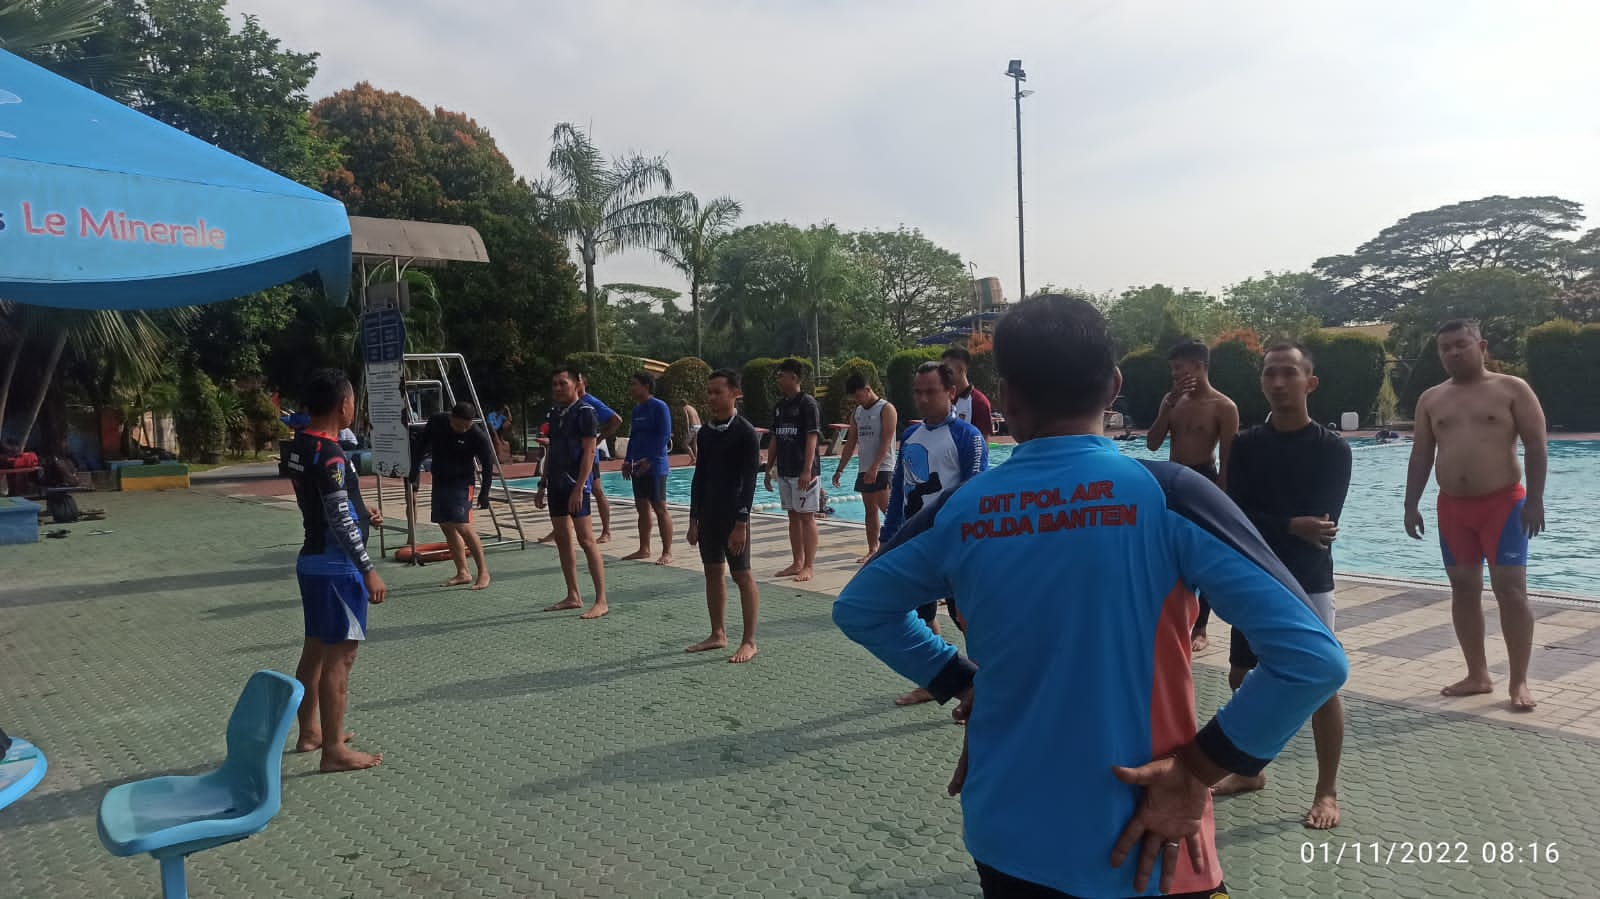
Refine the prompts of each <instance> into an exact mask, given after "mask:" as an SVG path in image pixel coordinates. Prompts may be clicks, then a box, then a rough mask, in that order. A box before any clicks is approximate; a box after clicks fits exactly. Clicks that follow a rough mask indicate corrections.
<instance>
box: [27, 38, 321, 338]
mask: <svg viewBox="0 0 1600 899" xmlns="http://www.w3.org/2000/svg"><path fill="white" fill-rule="evenodd" d="M304 275H316V276H318V277H319V278H320V280H321V284H322V288H323V290H324V291H325V292H326V293H327V295H328V297H329V298H330V299H331V300H333V301H334V302H336V303H343V302H344V301H345V300H346V298H347V297H348V295H349V293H350V222H349V218H348V217H347V215H346V214H345V208H344V205H343V204H341V203H340V202H339V201H337V200H335V199H333V198H331V197H327V196H324V195H322V194H320V193H317V192H316V191H314V190H311V189H310V188H307V187H304V186H302V185H300V184H296V183H295V182H293V181H290V180H289V179H287V178H284V177H282V176H281V175H277V174H274V173H272V172H270V171H267V170H266V169H264V168H261V167H260V166H257V165H255V164H253V163H250V162H246V161H245V160H243V159H240V158H239V157H237V156H234V155H232V154H231V153H227V152H225V151H223V150H220V149H218V148H217V147H215V146H212V145H211V144H208V143H206V142H205V141H203V140H200V139H198V138H195V137H192V136H190V135H188V134H185V133H184V132H182V131H179V130H177V129H176V128H172V127H170V126H168V125H164V124H162V123H161V122H158V121H156V120H155V119H152V118H149V117H148V116H145V115H142V114H140V113H138V112H135V111H133V110H132V109H129V108H128V107H126V106H123V105H121V104H120V103H117V102H115V101H113V100H110V99H108V98H106V97H102V96H101V95H99V94H97V93H95V92H93V91H91V90H89V89H88V88H85V87H83V86H81V85H78V84H75V83H73V82H71V81H68V80H66V79H64V78H61V77H59V76H57V75H54V74H51V73H50V72H47V71H45V70H44V69H41V68H39V67H38V66H35V65H33V64H32V63H29V62H26V61H24V60H22V59H20V58H18V57H17V56H15V55H13V54H10V53H7V52H5V51H0V298H4V299H7V300H14V301H17V302H22V303H31V304H34V305H40V306H66V307H74V308H80V309H149V308H161V307H167V306H186V305H192V304H197V303H210V302H215V301H218V300H226V299H231V298H233V297H239V296H244V295H246V294H250V293H254V292H256V291H258V290H264V289H266V288H268V287H272V286H274V285H277V284H282V283H284V282H286V281H292V280H295V279H296V278H299V277H301V276H304Z"/></svg>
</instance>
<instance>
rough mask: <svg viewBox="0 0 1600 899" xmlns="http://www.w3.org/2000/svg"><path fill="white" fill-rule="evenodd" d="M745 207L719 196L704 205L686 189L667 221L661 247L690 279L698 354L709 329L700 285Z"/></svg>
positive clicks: (663, 256)
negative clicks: (704, 322)
mask: <svg viewBox="0 0 1600 899" xmlns="http://www.w3.org/2000/svg"><path fill="white" fill-rule="evenodd" d="M743 212H744V208H743V207H741V206H740V205H739V201H738V200H735V199H734V198H732V197H718V198H716V199H715V200H712V201H711V202H710V203H707V204H706V205H705V206H704V207H702V206H701V205H700V199H699V198H698V197H696V196H695V195H694V194H692V193H689V192H688V191H685V192H683V193H681V194H679V195H678V204H677V207H676V208H675V209H674V210H673V213H672V217H671V219H670V220H669V221H668V222H667V243H666V246H664V247H662V248H661V249H659V250H657V252H658V253H659V254H660V256H661V259H662V261H663V262H665V263H667V264H668V265H670V266H672V267H673V268H675V269H677V270H678V271H679V272H680V273H682V274H683V276H684V277H685V278H687V279H688V281H689V309H690V312H691V313H692V314H693V316H694V354H695V355H696V356H699V357H703V356H704V353H705V330H704V328H703V327H702V324H701V321H700V288H701V287H702V286H703V285H704V283H705V280H706V277H707V276H708V275H709V274H710V273H711V266H712V264H713V263H714V262H715V261H716V255H717V245H718V244H720V243H722V241H723V239H724V238H726V237H727V236H728V235H729V234H730V233H732V232H733V224H734V222H737V221H738V220H739V216H740V215H741V214H742V213H743Z"/></svg>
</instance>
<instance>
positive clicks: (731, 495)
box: [688, 368, 761, 662]
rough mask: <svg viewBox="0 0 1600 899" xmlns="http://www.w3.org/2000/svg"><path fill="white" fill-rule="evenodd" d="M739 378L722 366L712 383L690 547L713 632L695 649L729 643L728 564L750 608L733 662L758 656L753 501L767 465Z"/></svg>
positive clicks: (745, 609)
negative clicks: (742, 405)
mask: <svg viewBox="0 0 1600 899" xmlns="http://www.w3.org/2000/svg"><path fill="white" fill-rule="evenodd" d="M738 402H739V376H738V375H737V374H734V373H733V372H731V371H729V370H728V369H725V368H722V369H718V370H716V371H714V372H712V373H711V377H710V378H709V379H707V381H706V404H707V405H708V406H710V412H711V423H710V424H709V425H707V426H705V427H703V428H701V429H700V461H699V463H698V464H696V465H695V468H694V486H692V487H691V488H690V500H689V538H688V539H689V545H690V546H695V545H699V547H700V561H701V563H702V564H704V565H705V569H706V609H707V610H708V611H709V612H710V613H711V636H710V637H708V638H707V639H705V640H702V641H700V642H699V643H696V644H695V645H693V646H691V647H689V650H688V651H689V652H705V651H707V650H710V649H724V648H726V647H727V645H728V629H727V624H726V612H727V608H728V584H727V582H726V581H725V580H724V579H723V568H724V565H726V567H727V569H728V570H729V571H731V572H732V573H733V582H734V583H735V584H737V585H738V586H739V605H740V608H741V609H742V611H743V612H744V636H743V637H742V638H740V640H739V648H738V649H737V650H735V651H734V653H733V657H732V658H730V659H728V661H730V662H748V661H750V660H751V659H753V658H755V657H756V605H757V602H758V595H757V592H756V578H755V575H754V574H752V573H751V572H750V504H751V503H752V502H754V501H755V495H756V472H757V471H758V470H760V468H761V437H760V435H758V434H757V433H756V429H755V425H752V424H751V423H750V422H749V421H748V420H747V419H745V418H744V417H743V416H741V415H740V414H739V407H738Z"/></svg>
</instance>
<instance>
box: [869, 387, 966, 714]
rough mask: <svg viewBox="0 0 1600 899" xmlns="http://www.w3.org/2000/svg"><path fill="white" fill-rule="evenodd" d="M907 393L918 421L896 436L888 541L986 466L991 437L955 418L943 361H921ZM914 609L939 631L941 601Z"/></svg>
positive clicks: (912, 698)
mask: <svg viewBox="0 0 1600 899" xmlns="http://www.w3.org/2000/svg"><path fill="white" fill-rule="evenodd" d="M911 395H912V398H913V399H914V400H915V401H916V404H917V414H918V415H921V416H922V422H921V423H920V424H914V425H912V426H911V427H909V428H907V429H906V430H905V433H904V434H902V435H901V437H900V458H899V459H897V460H896V461H895V467H894V477H893V479H892V480H891V487H890V493H889V511H888V514H887V515H886V516H885V519H884V523H883V530H882V532H881V533H880V534H879V538H878V539H879V540H880V541H882V542H883V543H885V544H887V543H888V542H889V541H891V540H893V539H894V535H895V534H896V533H897V532H898V531H899V530H900V528H901V526H902V525H904V524H905V522H906V519H908V518H910V517H911V516H913V515H916V514H917V513H918V512H920V511H922V507H923V506H924V505H926V504H928V503H931V502H933V501H934V500H937V499H938V498H939V497H941V496H943V495H945V494H947V493H950V492H951V491H953V490H955V489H956V488H957V487H960V486H961V485H962V484H965V483H966V482H967V481H968V480H970V479H972V478H973V477H976V476H977V475H978V474H979V473H980V472H983V471H984V470H986V469H988V467H989V441H988V440H987V439H986V438H985V437H984V436H983V433H982V432H981V431H979V430H978V429H977V427H976V426H974V425H972V424H970V423H968V422H967V421H966V420H964V419H961V418H957V417H956V415H955V410H954V401H955V397H956V378H955V372H954V371H952V370H951V367H950V365H949V364H948V363H946V362H924V363H922V364H921V365H919V366H917V370H916V372H915V374H913V375H912V379H911ZM917 614H918V615H920V616H922V620H923V621H926V622H927V623H928V627H930V628H932V629H933V632H934V633H936V634H937V633H939V601H938V600H937V599H935V600H933V601H932V602H928V603H925V604H924V605H923V606H922V607H920V608H918V609H917ZM932 699H933V694H932V693H929V692H928V691H927V690H925V689H923V688H922V687H918V688H916V689H915V690H912V691H911V692H910V693H907V694H905V695H904V696H901V697H900V698H899V699H896V700H895V704H896V705H917V704H918V703H923V702H929V701H931V700H932Z"/></svg>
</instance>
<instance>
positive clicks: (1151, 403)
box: [1112, 347, 1172, 428]
mask: <svg viewBox="0 0 1600 899" xmlns="http://www.w3.org/2000/svg"><path fill="white" fill-rule="evenodd" d="M1118 367H1119V368H1121V369H1122V396H1121V398H1120V399H1118V400H1116V401H1114V402H1113V403H1112V405H1113V407H1114V408H1116V409H1117V410H1119V411H1121V412H1122V414H1123V415H1125V416H1127V417H1128V418H1130V419H1132V420H1133V422H1132V423H1133V424H1135V425H1137V426H1139V427H1145V428H1147V427H1149V426H1150V423H1151V422H1153V421H1155V420H1156V415H1157V414H1159V413H1160V412H1161V398H1162V397H1164V396H1166V395H1167V391H1168V390H1171V389H1172V370H1171V368H1169V367H1168V365H1167V356H1166V354H1165V353H1158V352H1156V351H1155V349H1154V348H1152V347H1145V348H1144V349H1141V350H1134V351H1133V352H1131V353H1129V354H1128V355H1126V356H1123V357H1122V363H1121V365H1120V366H1118Z"/></svg>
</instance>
